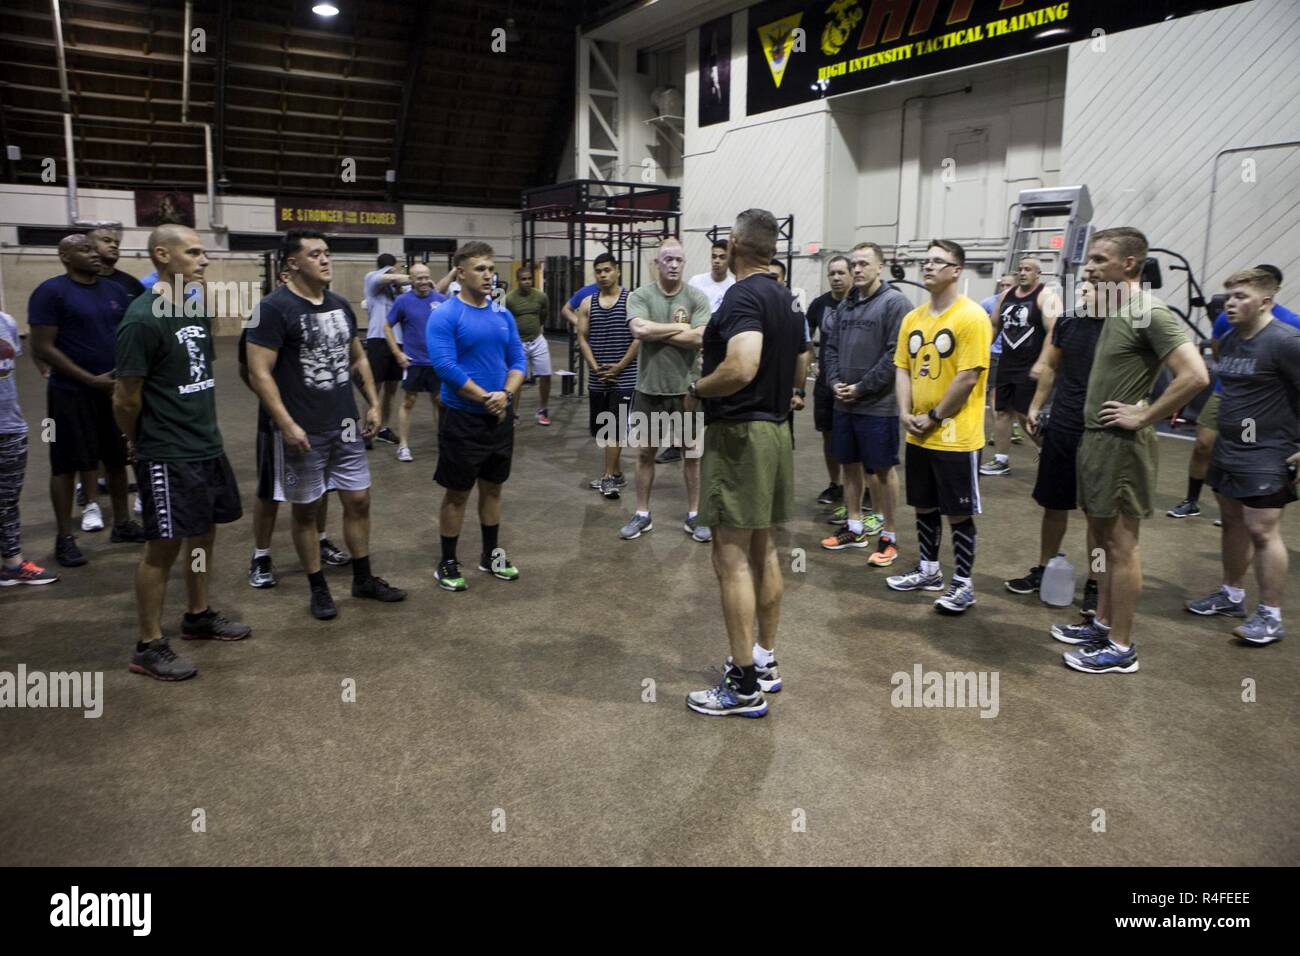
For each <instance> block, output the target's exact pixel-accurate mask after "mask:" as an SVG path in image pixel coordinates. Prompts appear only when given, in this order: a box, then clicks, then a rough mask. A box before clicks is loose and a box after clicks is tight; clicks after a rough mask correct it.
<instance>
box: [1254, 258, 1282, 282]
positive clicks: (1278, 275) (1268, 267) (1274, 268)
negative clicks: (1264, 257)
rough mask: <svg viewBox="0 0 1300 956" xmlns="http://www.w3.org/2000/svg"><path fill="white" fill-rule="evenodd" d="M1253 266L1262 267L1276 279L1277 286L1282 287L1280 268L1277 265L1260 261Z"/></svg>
mask: <svg viewBox="0 0 1300 956" xmlns="http://www.w3.org/2000/svg"><path fill="white" fill-rule="evenodd" d="M1255 268H1256V269H1263V270H1264V271H1265V272H1267V273H1268V274H1269V275H1271V276H1272V277H1273V278H1274V279H1276V280H1277V286H1278V288H1279V289H1280V288H1282V270H1281V269H1279V268H1278V267H1277V266H1271V265H1269V264H1268V263H1267V262H1261V263H1260V264H1259V265H1257V266H1255Z"/></svg>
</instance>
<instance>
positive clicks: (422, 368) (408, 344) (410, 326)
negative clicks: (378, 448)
mask: <svg viewBox="0 0 1300 956" xmlns="http://www.w3.org/2000/svg"><path fill="white" fill-rule="evenodd" d="M406 274H407V275H408V276H410V278H411V291H410V292H403V293H402V294H401V295H399V296H398V297H397V300H396V301H395V302H394V303H393V307H392V308H391V309H389V310H388V316H387V318H386V319H385V322H386V323H387V325H386V327H385V329H384V335H385V336H386V337H387V339H388V348H389V351H390V352H391V353H392V356H393V360H394V361H395V362H397V364H398V365H399V366H400V367H401V369H402V406H401V408H399V409H398V410H397V460H398V461H414V460H415V456H414V455H412V454H411V412H413V411H414V410H415V402H416V398H417V397H418V396H419V394H420V393H421V392H427V393H428V395H429V404H430V405H432V406H433V431H434V434H435V435H436V434H437V433H438V390H439V389H440V388H441V387H442V383H440V382H439V381H438V376H437V374H436V373H435V372H434V371H433V363H432V362H431V361H429V348H428V345H427V343H426V341H425V329H426V327H427V326H428V324H429V313H430V312H432V311H433V310H434V309H435V308H437V306H438V305H440V304H441V303H443V302H446V301H447V297H446V296H445V295H443V294H442V293H441V292H439V291H438V290H437V289H435V288H434V287H433V275H432V273H430V272H429V267H428V266H426V265H424V264H423V263H417V264H416V265H413V266H411V268H409V269H407V270H406ZM399 328H400V329H401V332H402V336H401V339H400V340H399V339H398V337H397V335H396V334H395V332H394V329H399Z"/></svg>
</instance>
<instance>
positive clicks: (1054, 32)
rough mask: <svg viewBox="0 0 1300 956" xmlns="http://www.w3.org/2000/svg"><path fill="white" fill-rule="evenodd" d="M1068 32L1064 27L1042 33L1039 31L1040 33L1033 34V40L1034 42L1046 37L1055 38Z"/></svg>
mask: <svg viewBox="0 0 1300 956" xmlns="http://www.w3.org/2000/svg"><path fill="white" fill-rule="evenodd" d="M1069 32H1070V31H1069V30H1067V29H1066V28H1065V27H1056V28H1054V29H1051V30H1042V31H1040V32H1038V33H1035V34H1034V39H1035V40H1046V39H1047V38H1048V37H1056V36H1060V35H1061V34H1063V33H1069Z"/></svg>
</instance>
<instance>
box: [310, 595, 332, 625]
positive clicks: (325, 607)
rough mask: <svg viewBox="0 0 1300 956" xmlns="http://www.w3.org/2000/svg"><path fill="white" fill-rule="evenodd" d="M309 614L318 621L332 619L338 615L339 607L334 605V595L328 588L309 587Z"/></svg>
mask: <svg viewBox="0 0 1300 956" xmlns="http://www.w3.org/2000/svg"><path fill="white" fill-rule="evenodd" d="M311 616H312V617H314V618H315V619H316V620H318V621H332V620H334V618H336V617H338V616H339V609H338V608H336V607H335V606H334V596H333V595H332V594H330V589H329V588H312V589H311Z"/></svg>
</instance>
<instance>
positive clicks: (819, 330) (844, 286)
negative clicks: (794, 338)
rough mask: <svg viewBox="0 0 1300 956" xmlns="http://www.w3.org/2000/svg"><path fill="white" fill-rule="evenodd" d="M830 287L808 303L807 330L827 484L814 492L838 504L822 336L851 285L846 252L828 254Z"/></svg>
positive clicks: (816, 422) (815, 416)
mask: <svg viewBox="0 0 1300 956" xmlns="http://www.w3.org/2000/svg"><path fill="white" fill-rule="evenodd" d="M826 279H827V281H828V282H829V283H830V287H831V288H830V291H829V292H823V293H822V294H821V295H819V296H818V297H817V298H815V299H813V300H812V302H810V303H808V334H809V335H810V336H812V337H813V338H814V339H816V340H817V379H816V381H814V382H813V427H814V428H816V429H817V431H819V432H821V434H822V457H823V458H824V459H825V460H826V474H827V475H829V476H830V484H829V485H828V486H827V488H826V490H825V491H823V492H822V493H821V494H819V495H818V496H817V503H818V504H820V505H838V504H840V503H841V502H843V501H844V485H843V484H842V483H841V478H840V463H839V459H837V458H836V457H835V455H834V453H833V452H832V451H831V426H832V424H833V416H834V412H835V394H834V393H833V392H832V391H831V388H830V386H829V385H827V384H826V339H827V338H828V337H829V336H830V327H831V323H832V322H833V321H834V316H835V308H836V306H838V305H839V304H840V303H841V302H843V301H844V298H845V297H846V296H847V295H848V294H849V290H850V289H851V288H853V276H852V266H851V264H850V263H849V258H848V256H831V258H830V260H829V261H827V263H826Z"/></svg>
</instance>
